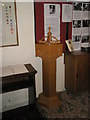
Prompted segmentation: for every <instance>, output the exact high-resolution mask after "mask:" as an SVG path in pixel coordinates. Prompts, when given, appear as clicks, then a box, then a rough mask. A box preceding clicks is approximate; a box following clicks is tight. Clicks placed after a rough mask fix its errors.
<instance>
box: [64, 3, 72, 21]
mask: <svg viewBox="0 0 90 120" xmlns="http://www.w3.org/2000/svg"><path fill="white" fill-rule="evenodd" d="M62 22H72V5H70V4H63V5H62Z"/></svg>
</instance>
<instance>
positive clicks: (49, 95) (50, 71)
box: [36, 43, 63, 108]
mask: <svg viewBox="0 0 90 120" xmlns="http://www.w3.org/2000/svg"><path fill="white" fill-rule="evenodd" d="M62 52H63V46H62V44H60V43H59V44H58V43H54V44H53V43H49V44H47V43H46V44H45V43H42V44H41V43H36V56H39V57H41V58H42V67H43V71H42V76H43V93H41V94H40V95H39V98H38V102H39V103H40V104H42V105H45V106H46V107H48V108H52V107H55V106H60V105H61V103H60V100H59V99H58V97H57V94H56V59H57V58H58V57H59V56H61V55H62Z"/></svg>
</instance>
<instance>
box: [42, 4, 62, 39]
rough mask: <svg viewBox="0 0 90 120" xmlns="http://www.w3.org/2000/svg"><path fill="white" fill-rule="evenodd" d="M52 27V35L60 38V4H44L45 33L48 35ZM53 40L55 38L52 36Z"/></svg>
mask: <svg viewBox="0 0 90 120" xmlns="http://www.w3.org/2000/svg"><path fill="white" fill-rule="evenodd" d="M49 26H50V27H51V33H52V36H55V37H56V38H57V39H58V40H60V5H59V4H44V34H45V36H47V33H48V31H49V29H48V28H49ZM52 40H54V39H53V38H52Z"/></svg>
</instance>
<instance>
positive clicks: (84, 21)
mask: <svg viewBox="0 0 90 120" xmlns="http://www.w3.org/2000/svg"><path fill="white" fill-rule="evenodd" d="M89 24H90V23H89V20H83V21H82V27H89Z"/></svg>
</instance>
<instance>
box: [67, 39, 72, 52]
mask: <svg viewBox="0 0 90 120" xmlns="http://www.w3.org/2000/svg"><path fill="white" fill-rule="evenodd" d="M65 42H66V44H67V47H68V49H69V51H70V52H72V51H73V44H72V40H71V39H69V40H66V41H65Z"/></svg>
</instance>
